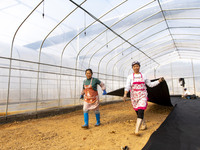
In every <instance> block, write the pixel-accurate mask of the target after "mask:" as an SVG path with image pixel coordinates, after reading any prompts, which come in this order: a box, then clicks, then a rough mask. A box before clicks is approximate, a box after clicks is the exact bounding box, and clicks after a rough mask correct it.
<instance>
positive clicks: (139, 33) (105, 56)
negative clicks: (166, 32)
mask: <svg viewBox="0 0 200 150" xmlns="http://www.w3.org/2000/svg"><path fill="white" fill-rule="evenodd" d="M163 21H164V20H161V21H159V22H156V23H155V24H153V25H151V26H149V27H147V28H145V29H144V30H142V31H140V32H139V33H137V34H135V35H133V36H132V37H130V38H129V39H128V40H130V39H132V38H133V37H135V36H137V35H138V34H140V33H142V32H144V31H145V30H147V29H149V28H151V27H153V26H155V25H157V24H159V23H161V22H163ZM124 43H125V42H123V43H121V44H119V45H118V46H116V47H115V48H114V49H112V50H111V51H109V52H108V53H107V54H106V55H104V56H103V57H102V58H101V60H100V61H99V64H98V72H99V69H100V64H101V61H102V60H103V59H104V58H105V57H106V56H107V55H108V54H110V53H111V52H113V51H114V50H115V49H116V48H118V47H119V46H121V45H122V44H124ZM131 46H132V45H131ZM143 54H145V55H146V56H148V55H147V54H146V53H144V52H143ZM151 60H152V59H151Z"/></svg>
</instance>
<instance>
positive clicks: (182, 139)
mask: <svg viewBox="0 0 200 150" xmlns="http://www.w3.org/2000/svg"><path fill="white" fill-rule="evenodd" d="M174 99H175V101H176V102H177V103H176V105H175V107H174V108H173V110H172V112H171V113H170V114H169V115H168V117H167V118H166V120H165V121H164V122H163V123H162V124H161V126H160V127H159V128H158V129H157V130H156V131H155V132H154V133H153V134H152V135H151V137H150V139H149V141H148V142H147V144H146V145H145V146H144V148H143V149H142V150H200V99H196V100H185V99H181V98H178V97H176V98H174ZM172 101H173V100H172Z"/></svg>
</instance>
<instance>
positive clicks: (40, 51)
mask: <svg viewBox="0 0 200 150" xmlns="http://www.w3.org/2000/svg"><path fill="white" fill-rule="evenodd" d="M86 1H87V0H84V1H83V2H82V3H81V4H80V5H82V4H84V3H85V2H86ZM77 9H78V7H76V8H74V9H73V10H72V11H71V12H70V13H69V14H68V15H66V16H65V17H64V18H63V19H62V20H61V21H60V22H59V23H58V24H57V25H56V26H55V27H54V28H53V29H52V30H51V31H50V32H49V33H48V34H47V35H46V36H45V38H44V39H43V41H42V44H41V45H40V50H39V64H38V73H37V91H36V95H37V97H36V102H38V92H39V70H40V61H41V53H42V47H43V44H44V42H45V41H46V39H47V38H48V37H49V35H50V34H51V33H52V32H53V31H54V30H55V29H56V28H57V27H58V26H59V25H60V24H61V23H62V22H63V21H64V20H65V19H67V18H68V17H69V16H70V15H71V14H72V13H73V12H75V11H76V10H77ZM60 66H61V67H60V82H59V83H60V87H59V94H58V97H59V103H58V107H60V94H61V93H60V90H61V69H62V57H61V65H60ZM36 112H37V104H36Z"/></svg>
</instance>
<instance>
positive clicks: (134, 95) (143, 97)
mask: <svg viewBox="0 0 200 150" xmlns="http://www.w3.org/2000/svg"><path fill="white" fill-rule="evenodd" d="M140 75H141V77H139V78H135V77H134V73H133V84H132V87H131V91H130V92H131V102H132V105H133V109H134V110H136V111H137V110H138V109H143V110H145V109H146V108H147V105H148V103H147V90H146V85H145V82H144V78H143V77H142V74H141V73H140Z"/></svg>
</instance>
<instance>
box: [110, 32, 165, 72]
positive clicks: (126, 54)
mask: <svg viewBox="0 0 200 150" xmlns="http://www.w3.org/2000/svg"><path fill="white" fill-rule="evenodd" d="M165 30H166V29H164V30H161V31H159V32H157V33H154V34H152V35H150V36H148V37H146V38H144V39H142V40H140V41H138V42H137V43H135V44H138V43H140V42H141V41H143V40H145V39H147V38H149V37H152V36H154V35H156V34H159V33H161V32H163V31H165ZM167 36H169V35H167ZM167 36H164V37H167ZM164 37H162V38H164ZM159 39H161V38H159ZM159 39H158V40H159ZM130 47H131V46H130ZM130 47H129V48H130ZM126 50H127V49H125V50H123V51H122V52H120V53H119V54H117V55H116V56H115V57H117V56H118V55H120V54H121V53H123V52H124V51H126ZM131 53H133V52H130V53H128V54H126V55H125V56H124V57H122V58H121V59H119V60H118V61H117V62H115V64H114V67H115V65H116V64H117V63H118V62H120V61H121V60H122V59H124V58H125V57H127V56H129V55H130V54H131ZM138 55H140V54H138ZM138 55H137V56H138ZM137 56H136V57H137ZM115 57H112V58H111V59H110V61H111V60H112V59H114V58H115ZM110 61H109V62H110ZM109 62H108V63H109ZM107 65H108V64H107ZM114 67H113V68H114ZM120 68H121V67H120ZM119 70H120V69H119Z"/></svg>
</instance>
